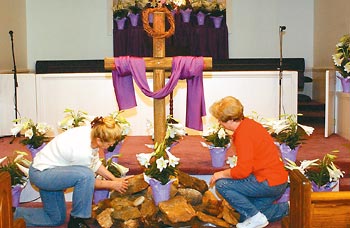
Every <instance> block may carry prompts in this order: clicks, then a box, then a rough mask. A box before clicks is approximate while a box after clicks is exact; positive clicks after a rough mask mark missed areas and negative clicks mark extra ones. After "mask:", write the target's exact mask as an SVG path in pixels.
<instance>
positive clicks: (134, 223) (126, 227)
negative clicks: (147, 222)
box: [122, 219, 140, 228]
mask: <svg viewBox="0 0 350 228" xmlns="http://www.w3.org/2000/svg"><path fill="white" fill-rule="evenodd" d="M138 227H140V222H139V220H133V219H132V220H128V221H125V222H124V223H123V224H122V228H138Z"/></svg>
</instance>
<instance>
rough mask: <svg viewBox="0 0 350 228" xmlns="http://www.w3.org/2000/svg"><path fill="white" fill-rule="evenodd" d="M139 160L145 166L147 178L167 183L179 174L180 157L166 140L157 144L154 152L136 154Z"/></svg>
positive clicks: (163, 183)
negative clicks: (173, 151) (169, 146)
mask: <svg viewBox="0 0 350 228" xmlns="http://www.w3.org/2000/svg"><path fill="white" fill-rule="evenodd" d="M136 158H137V161H138V162H139V164H140V165H141V166H143V167H144V168H145V171H144V175H145V179H146V181H147V178H154V179H156V180H158V181H159V182H161V183H162V185H165V184H166V183H168V182H169V181H170V180H172V179H174V178H176V176H177V166H178V165H179V161H180V159H179V158H177V157H175V156H174V155H173V154H171V153H170V151H169V150H168V149H167V147H166V144H165V141H163V142H162V143H160V144H158V143H156V144H155V150H154V152H152V153H140V154H137V155H136Z"/></svg>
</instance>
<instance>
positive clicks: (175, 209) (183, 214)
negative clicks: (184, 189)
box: [158, 196, 196, 223]
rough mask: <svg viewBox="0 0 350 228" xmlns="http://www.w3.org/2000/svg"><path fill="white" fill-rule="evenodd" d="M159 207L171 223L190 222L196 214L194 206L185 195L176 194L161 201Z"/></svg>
mask: <svg viewBox="0 0 350 228" xmlns="http://www.w3.org/2000/svg"><path fill="white" fill-rule="evenodd" d="M158 207H159V210H160V211H161V212H162V213H163V214H164V215H165V216H166V217H167V219H168V220H169V221H170V222H171V223H181V222H188V221H190V220H192V218H193V217H194V216H195V215H196V212H195V210H194V209H193V207H192V206H191V205H190V204H188V203H187V200H186V199H185V197H183V196H175V197H173V198H171V199H170V200H167V201H163V202H160V203H159V205H158Z"/></svg>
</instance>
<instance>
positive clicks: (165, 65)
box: [104, 57, 213, 70]
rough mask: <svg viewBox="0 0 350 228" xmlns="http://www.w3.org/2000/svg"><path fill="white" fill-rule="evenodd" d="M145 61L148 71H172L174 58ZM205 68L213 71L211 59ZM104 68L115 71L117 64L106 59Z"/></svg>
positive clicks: (206, 60) (205, 61)
mask: <svg viewBox="0 0 350 228" xmlns="http://www.w3.org/2000/svg"><path fill="white" fill-rule="evenodd" d="M143 59H144V60H145V64H146V70H152V69H154V67H155V66H156V68H157V69H161V70H170V69H171V67H172V61H173V57H163V58H161V57H159V58H158V59H159V60H162V61H158V60H157V57H145V58H143ZM203 60H204V67H203V70H211V69H212V67H213V62H212V58H210V57H204V58H203ZM104 67H105V69H106V70H113V69H115V64H114V58H105V59H104Z"/></svg>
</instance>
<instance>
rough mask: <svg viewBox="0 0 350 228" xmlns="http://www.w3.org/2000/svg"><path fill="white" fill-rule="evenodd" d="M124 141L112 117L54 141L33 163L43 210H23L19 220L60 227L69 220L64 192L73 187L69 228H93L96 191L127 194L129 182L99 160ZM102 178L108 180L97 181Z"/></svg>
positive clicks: (18, 213) (31, 171)
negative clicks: (91, 224) (114, 145)
mask: <svg viewBox="0 0 350 228" xmlns="http://www.w3.org/2000/svg"><path fill="white" fill-rule="evenodd" d="M120 137H121V128H120V126H119V125H118V124H117V123H116V122H115V121H114V119H113V118H111V117H104V118H103V117H96V118H95V119H94V120H93V121H92V122H91V127H90V126H82V127H77V128H72V129H70V130H67V131H65V132H63V133H62V134H59V135H58V136H56V137H55V138H53V139H52V140H51V141H50V142H49V143H48V144H47V145H46V146H45V147H44V148H43V149H42V150H41V151H40V152H39V153H38V154H37V155H36V156H35V158H34V159H33V163H32V166H31V167H30V169H29V178H30V182H31V183H32V184H34V185H35V186H36V187H38V188H39V192H40V197H41V200H42V202H43V208H23V207H19V208H17V209H16V211H15V214H14V215H15V218H20V217H21V218H24V219H25V221H26V224H27V226H59V225H62V224H63V223H64V222H65V219H66V202H65V197H64V190H65V189H67V188H71V187H73V188H74V190H73V199H72V211H71V214H70V220H69V223H68V228H73V227H89V222H91V219H90V217H91V203H92V198H93V192H94V188H106V189H110V190H115V191H118V192H121V193H123V192H125V191H126V190H127V188H128V180H127V179H128V178H129V177H125V178H116V177H115V176H114V175H113V174H112V173H110V172H109V171H108V170H107V169H106V167H104V166H103V165H102V163H101V161H100V159H99V152H98V151H99V149H107V148H108V147H109V146H111V145H113V144H114V142H115V141H116V140H117V139H118V138H120ZM95 174H99V175H101V176H103V177H104V178H105V180H100V179H95Z"/></svg>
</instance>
